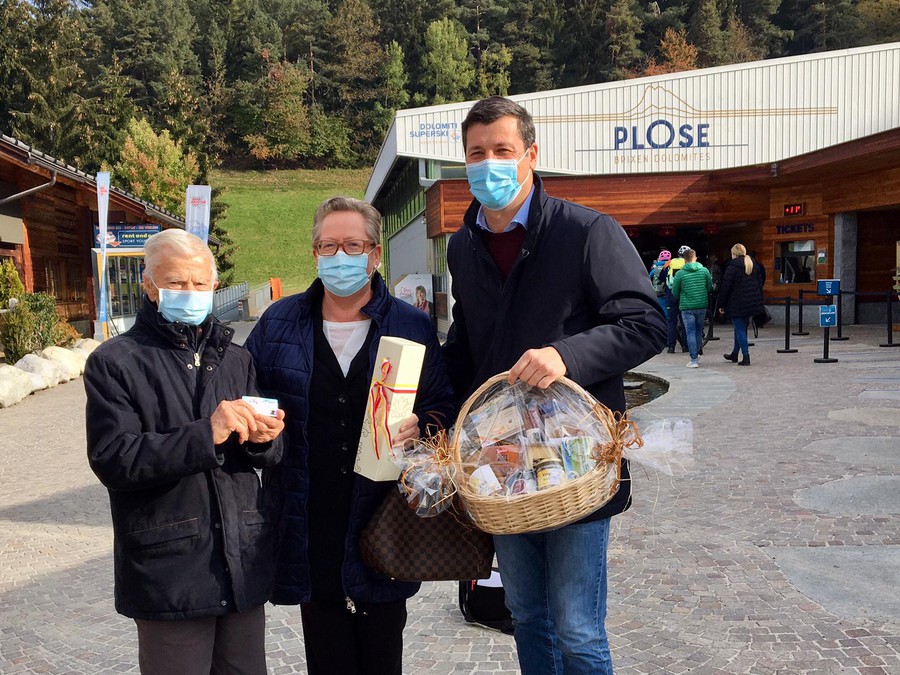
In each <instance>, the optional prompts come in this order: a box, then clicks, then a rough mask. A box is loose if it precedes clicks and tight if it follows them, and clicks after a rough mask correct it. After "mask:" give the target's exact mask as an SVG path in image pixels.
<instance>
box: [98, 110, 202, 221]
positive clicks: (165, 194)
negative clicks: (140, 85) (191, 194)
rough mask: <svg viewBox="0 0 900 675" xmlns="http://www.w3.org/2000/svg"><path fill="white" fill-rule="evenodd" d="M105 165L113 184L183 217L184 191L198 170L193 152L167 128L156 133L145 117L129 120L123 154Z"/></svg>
mask: <svg viewBox="0 0 900 675" xmlns="http://www.w3.org/2000/svg"><path fill="white" fill-rule="evenodd" d="M106 168H107V169H108V170H109V172H110V180H111V182H112V183H113V184H114V185H117V186H119V187H123V188H125V189H126V190H128V191H130V192H133V193H134V194H136V195H137V196H138V197H140V198H141V199H144V200H146V201H148V202H150V203H151V204H157V205H159V206H162V207H163V208H165V209H168V210H169V211H172V212H173V213H177V214H179V215H181V216H183V215H184V191H185V190H186V189H187V186H188V185H190V184H191V183H192V182H193V181H194V179H195V178H196V176H197V174H198V171H199V165H198V163H197V158H196V157H195V156H194V155H193V153H191V152H190V151H185V149H184V148H183V147H182V145H181V144H180V143H178V142H176V141H174V140H172V137H171V135H170V134H169V132H168V131H162V132H160V133H159V134H157V133H156V132H155V131H154V130H153V127H151V126H150V123H149V122H148V121H147V120H145V119H141V120H136V119H132V120H131V121H130V122H129V123H128V131H127V135H126V137H125V145H124V147H123V148H122V154H121V157H120V158H119V161H118V162H116V163H115V164H113V165H112V166H111V167H106Z"/></svg>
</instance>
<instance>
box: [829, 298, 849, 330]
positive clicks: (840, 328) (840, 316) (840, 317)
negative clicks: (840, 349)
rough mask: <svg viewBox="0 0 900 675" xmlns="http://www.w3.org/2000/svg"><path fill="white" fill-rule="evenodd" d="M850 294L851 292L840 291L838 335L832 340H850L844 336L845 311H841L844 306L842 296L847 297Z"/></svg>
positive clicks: (838, 299) (838, 300)
mask: <svg viewBox="0 0 900 675" xmlns="http://www.w3.org/2000/svg"><path fill="white" fill-rule="evenodd" d="M848 293H850V291H840V292H839V293H838V294H837V335H835V336H834V337H833V338H831V339H832V340H834V341H838V340H849V339H850V338H849V337H845V336H844V334H843V329H842V326H843V325H844V321H843V318H844V310H843V309H841V308H842V307H843V306H844V303H843V302H841V296H842V295H847V294H848Z"/></svg>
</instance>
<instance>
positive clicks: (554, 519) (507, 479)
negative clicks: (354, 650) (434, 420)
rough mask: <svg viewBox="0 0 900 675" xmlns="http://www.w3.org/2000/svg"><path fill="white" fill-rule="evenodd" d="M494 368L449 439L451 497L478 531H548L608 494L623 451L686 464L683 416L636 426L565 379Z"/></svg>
mask: <svg viewBox="0 0 900 675" xmlns="http://www.w3.org/2000/svg"><path fill="white" fill-rule="evenodd" d="M507 377H508V373H500V374H498V375H495V376H494V377H492V378H491V379H489V380H488V381H487V382H485V383H484V384H483V385H482V386H481V387H480V388H479V389H478V390H477V391H476V392H475V393H474V394H472V396H471V397H470V398H469V399H468V400H467V401H466V402H465V404H464V405H463V407H462V409H461V410H460V414H459V417H458V419H457V421H456V426H455V428H454V430H453V435H452V441H451V448H452V450H453V457H454V461H455V465H456V474H455V476H454V480H455V481H456V486H457V490H458V492H459V496H460V498H461V499H462V501H463V503H464V504H465V506H466V509H467V511H468V513H469V516H470V517H471V518H472V520H473V521H474V522H475V524H476V525H477V526H478V527H479V528H480V529H482V530H484V531H485V532H490V533H492V534H517V533H523V532H540V531H546V530H552V529H556V528H559V527H562V526H564V525H568V524H570V523H574V522H576V521H578V520H580V519H581V518H583V517H585V516H587V515H588V514H590V513H593V512H594V511H596V510H597V509H599V508H601V507H602V506H603V505H604V504H606V503H607V502H608V501H609V500H610V499H612V497H613V496H614V495H615V494H616V491H617V490H618V488H619V482H620V480H621V475H620V474H621V462H622V459H623V457H624V458H627V459H633V460H634V461H636V462H639V463H642V464H645V465H647V466H650V467H653V468H657V469H659V470H660V471H663V472H670V473H674V472H675V471H677V470H679V469H685V468H688V464H689V462H690V460H691V441H692V428H691V425H690V421H688V420H680V419H678V420H676V419H659V418H657V419H654V420H652V422H653V423H652V424H651V425H650V426H648V437H649V440H650V443H649V444H646V443H645V440H646V439H644V438H642V434H641V432H640V431H639V426H638V425H637V424H635V422H634V421H632V420H629V419H626V418H625V417H624V416H623V415H621V414H619V413H613V412H612V411H611V410H610V409H609V408H607V407H606V406H604V405H603V404H601V403H599V402H598V401H597V400H596V399H594V398H593V397H592V396H591V395H590V394H589V393H588V392H587V391H585V390H584V389H582V388H581V387H580V386H578V385H577V384H576V383H575V382H572V381H571V380H569V379H567V378H564V377H563V378H560V379H559V380H557V381H556V382H554V383H553V384H551V385H550V386H549V387H548V388H547V389H538V388H533V387H530V386H528V385H526V384H525V383H523V382H516V383H515V384H513V385H510V384H508V382H507Z"/></svg>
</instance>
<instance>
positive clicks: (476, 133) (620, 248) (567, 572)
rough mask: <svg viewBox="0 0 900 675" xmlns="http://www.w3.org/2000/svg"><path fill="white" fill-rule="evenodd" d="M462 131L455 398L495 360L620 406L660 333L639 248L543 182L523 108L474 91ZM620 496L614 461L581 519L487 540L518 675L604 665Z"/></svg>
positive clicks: (626, 496) (533, 378)
mask: <svg viewBox="0 0 900 675" xmlns="http://www.w3.org/2000/svg"><path fill="white" fill-rule="evenodd" d="M462 135H463V149H464V151H465V157H466V174H467V176H468V180H469V186H470V189H471V191H472V194H473V195H474V196H475V200H474V201H473V202H472V204H471V205H470V207H469V209H468V211H467V212H466V214H465V216H464V221H463V224H462V227H461V228H460V230H459V231H458V232H456V233H455V234H454V235H453V236H452V237H451V238H450V242H449V244H448V247H447V265H448V269H449V271H450V273H451V276H452V279H453V288H452V292H453V297H454V299H455V301H456V303H455V305H454V307H453V324H452V326H451V328H450V332H449V335H448V338H447V342H446V344H445V349H444V353H445V355H446V358H447V366H448V369H449V371H450V375H451V379H452V380H453V382H454V387H455V390H456V394H457V396H458V397H459V398H460V400H462V399H464V398H465V397H467V396H469V395H470V394H471V393H472V391H473V390H474V389H475V388H477V387H479V386H480V385H481V384H483V383H484V382H485V381H486V380H487V379H488V378H490V377H491V376H493V375H496V374H497V373H500V372H502V371H505V370H509V381H510V383H512V382H515V381H517V380H521V381H523V382H525V383H527V384H529V385H531V386H536V387H542V388H546V387H548V386H550V384H551V383H552V382H554V381H555V380H556V379H558V378H559V377H561V376H563V375H565V376H567V377H569V378H570V379H572V380H574V381H575V382H577V383H578V384H580V385H581V386H583V387H584V388H585V389H587V390H588V391H589V392H591V394H593V395H594V396H595V397H596V398H597V399H598V400H600V401H601V402H602V403H604V404H606V405H607V406H608V407H610V408H611V409H613V410H615V411H619V412H622V411H624V409H625V393H624V389H623V385H622V375H623V373H624V372H625V371H627V370H629V369H630V368H633V367H635V366H637V365H639V364H640V363H643V362H644V361H646V360H647V359H648V358H650V357H652V356H654V355H656V354H658V353H659V352H660V351H661V350H662V348H663V346H664V345H665V340H666V325H665V320H664V317H663V313H662V310H661V309H660V306H659V302H657V299H656V294H655V293H654V291H653V289H652V287H651V286H650V284H649V283H647V276H646V275H647V272H646V270H645V269H644V266H643V263H642V262H641V259H640V256H639V255H638V253H637V251H635V249H634V246H633V245H632V243H631V241H630V240H629V239H628V236H627V235H626V234H625V231H624V230H623V229H622V227H621V226H620V225H619V223H617V222H616V221H615V220H613V219H612V218H610V217H609V216H607V215H604V214H602V213H599V212H597V211H594V210H592V209H588V208H585V207H583V206H580V205H578V204H573V203H571V202H566V201H563V200H561V199H555V198H553V197H550V196H549V195H547V194H546V193H545V192H544V190H543V183H542V181H541V179H540V177H539V176H537V175H536V174H535V173H534V168H535V166H536V164H537V153H538V147H537V144H536V143H535V129H534V122H533V120H532V118H531V115H530V114H529V113H528V111H527V110H525V109H524V108H522V107H521V106H520V105H518V104H516V103H515V102H513V101H511V100H509V99H506V98H501V97H491V98H488V99H484V100H482V101H479V102H478V103H476V104H475V105H474V106H473V107H472V109H471V110H470V111H469V114H468V116H467V117H466V120H465V121H464V122H463V125H462ZM630 503H631V482H630V480H629V477H628V466H627V462H623V465H622V481H621V482H620V484H619V487H618V492H617V493H616V494H615V496H614V497H613V498H612V499H611V500H610V501H609V502H608V503H607V504H606V505H605V506H603V507H601V508H600V509H598V510H597V511H595V512H594V513H592V514H590V515H588V516H587V517H586V518H584V519H583V520H581V521H579V522H577V523H573V524H571V525H567V526H565V527H560V528H557V529H554V530H551V531H549V532H540V533H529V534H513V535H504V536H495V537H494V544H495V546H496V549H497V556H498V562H499V566H500V570H501V574H502V575H503V584H504V588H505V590H506V603H507V606H508V607H509V609H510V611H511V612H512V617H513V621H514V623H515V640H516V648H517V651H518V656H519V665H520V666H521V669H522V673H523V675H546V674H547V673H591V674H592V675H609V674H611V673H612V672H613V669H612V659H611V656H610V651H609V643H608V640H607V636H606V627H605V620H606V578H607V575H606V557H607V556H606V553H607V545H608V542H609V526H610V516H612V515H615V514H618V513H621V512H622V511H624V510H625V509H627V508H628V506H629V505H630Z"/></svg>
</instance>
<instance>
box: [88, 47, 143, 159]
mask: <svg viewBox="0 0 900 675" xmlns="http://www.w3.org/2000/svg"><path fill="white" fill-rule="evenodd" d="M129 89H130V87H129V83H128V80H127V79H126V78H125V76H124V75H123V74H122V67H121V64H120V63H119V59H118V58H116V57H115V56H113V58H112V61H111V63H110V64H109V65H108V66H101V67H100V73H99V76H98V77H97V79H96V81H95V84H94V86H92V87H91V88H90V90H89V91H90V94H91V99H90V104H91V105H90V108H89V110H90V113H91V118H90V119H89V120H88V123H87V124H86V125H85V127H84V129H83V133H84V134H85V140H86V142H87V144H88V146H89V148H90V149H89V151H88V153H87V155H86V156H85V158H84V160H83V161H82V164H81V166H80V168H81V169H83V170H84V171H87V172H88V173H93V172H95V171H97V170H98V169H99V168H100V167H101V166H102V165H103V164H107V165H110V164H113V163H115V162H116V161H117V160H118V159H119V155H120V153H121V152H122V147H123V146H124V144H125V135H126V128H127V126H128V121H129V120H130V119H131V118H133V117H134V116H135V114H136V112H137V109H136V107H135V105H134V102H133V101H132V100H131V98H130V97H129V95H128V92H129Z"/></svg>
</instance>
